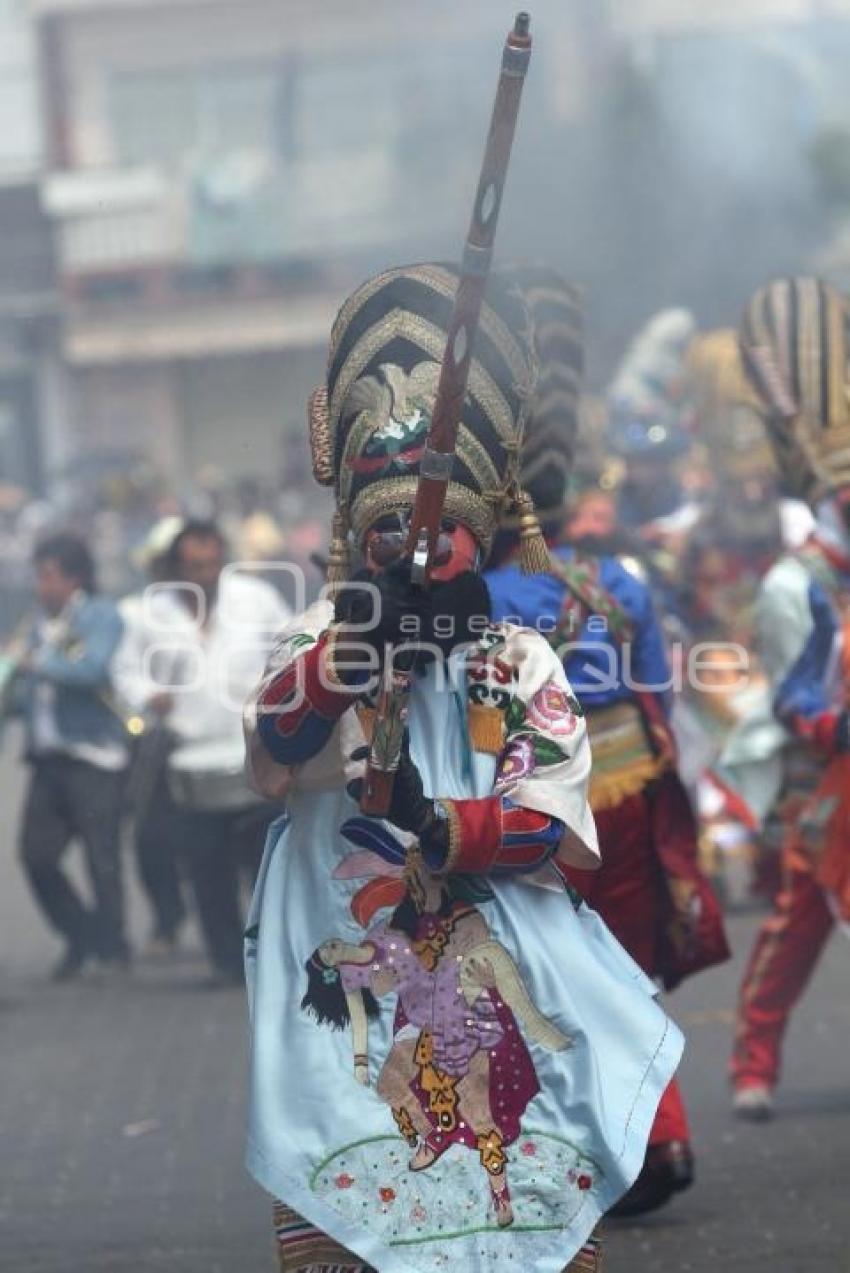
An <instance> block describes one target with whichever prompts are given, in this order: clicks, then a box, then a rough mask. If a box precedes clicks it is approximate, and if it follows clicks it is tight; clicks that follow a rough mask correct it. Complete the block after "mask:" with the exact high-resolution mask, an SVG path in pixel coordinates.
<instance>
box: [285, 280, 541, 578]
mask: <svg viewBox="0 0 850 1273" xmlns="http://www.w3.org/2000/svg"><path fill="white" fill-rule="evenodd" d="M457 281H458V276H457V271H456V270H454V269H452V268H451V267H449V266H445V265H433V264H426V265H410V266H404V267H401V268H397V269H390V270H386V271H385V272H384V273H382V274H379V275H378V276H377V277H375V278H373V279H370V280H369V281H368V282H366V283H364V284H363V285H362V286H361V287H359V288H358V289H357V291H356V292H354V293H353V295H352V296H351V297H349V299H348V300H347V301H346V302H345V304H344V305H343V307H342V309H341V310H340V312H339V314H338V315H337V318H336V321H335V323H334V326H333V330H332V332H331V339H330V349H329V352H328V365H327V378H326V382H325V384H324V385H322V386H321V387H320V388H319V389H317V390H316V391H315V393H314V394H313V395H312V397H311V399H310V405H309V424H310V441H311V448H312V454H313V470H314V473H315V476H316V478H317V480H318V481H319V482H320V483H321V484H322V485H327V486H333V487H334V488H335V491H336V499H337V510H338V512H337V518H336V525H335V530H334V543H333V544H332V548H331V558H332V560H331V567H332V569H334V568H335V567H337V566H339V565H340V562H339V561H335V560H334V553H335V552H339V551H340V549H339V545H340V544H341V542H342V541H343V540H344V539H345V536H346V534H347V532H348V530H349V529H350V530H351V531H352V532H353V534H354V536H355V538H356V539H357V540H358V541H361V540H362V538H363V536H364V535H365V533H366V531H367V530H368V529H369V527H370V526H372V525H373V524H374V523H375V521H376V520H377V519H378V518H379V517H382V516H385V515H386V514H391V513H400V512H405V511H409V510H410V509H411V508H412V506H413V501H414V497H415V493H416V485H417V479H418V475H419V465H420V461H421V458H422V453H423V450H424V445H425V439H426V435H427V431H428V427H429V425H430V420H431V412H432V410H433V406H434V401H435V398H436V392H437V384H438V381H439V376H440V364H441V360H442V357H443V353H444V350H445V343H446V332H447V329H448V326H449V322H450V318H451V314H452V308H453V303H454V297H455V292H456V290H457ZM536 374H537V367H536V361H535V357H534V352H533V348H532V336H531V320H530V316H529V311H528V307H527V305H526V303H525V300H524V299H523V296H522V294H521V293H520V291H519V290H518V289H517V287H516V286H515V285H513V283H512V282H511V281H510V280H508V279H507V278H506V277H504V276H500V275H494V276H492V277H491V279H490V281H489V283H488V288H487V295H486V300H485V303H484V306H483V307H482V312H481V321H480V325H479V328H478V334H477V337H476V342H475V350H474V354H473V358H472V364H471V368H470V373H469V383H468V388H467V394H466V399H465V402H464V408H463V413H462V417H461V424H460V428H459V431H458V440H457V450H456V454H455V460H454V466H453V470H452V477H451V480H450V482H449V484H448V491H447V495H446V503H445V512H446V516H447V517H450V518H453V519H454V520H456V521H458V522H461V523H462V524H463V525H465V526H467V527H468V528H469V529H470V530H471V531H472V532H473V534H474V535H475V536H476V538H477V539H478V540H479V542H480V543H481V544H482V546H483V547H484V549H485V552H486V550H487V549H488V548H489V545H490V543H491V542H492V539H493V535H494V533H495V531H496V529H497V526H498V524H499V520H500V518H501V516H502V515H503V513H504V512H505V511H506V510H508V509H510V508H511V507H512V506H513V505H514V504H515V502H516V500H517V497H518V485H517V479H518V476H519V463H520V449H521V444H522V437H523V431H524V428H525V422H526V416H527V413H528V409H529V406H530V404H531V402H532V399H533V394H534V389H535V382H536ZM341 573H342V571H341V570H340V571H338V572H337V574H336V577H339V576H340V574H341Z"/></svg>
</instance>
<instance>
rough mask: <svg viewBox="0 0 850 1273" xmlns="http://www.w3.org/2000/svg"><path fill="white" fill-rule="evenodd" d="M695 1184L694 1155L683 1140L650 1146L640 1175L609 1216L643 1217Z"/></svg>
mask: <svg viewBox="0 0 850 1273" xmlns="http://www.w3.org/2000/svg"><path fill="white" fill-rule="evenodd" d="M693 1183H694V1156H693V1154H692V1152H691V1147H690V1145H689V1144H688V1143H687V1141H684V1140H670V1141H667V1142H666V1143H665V1144H663V1145H650V1147H649V1149H648V1150H647V1154H646V1161H645V1162H644V1164H643V1167H642V1168H641V1172H640V1175H639V1176H638V1178H637V1180H636V1181H635V1183H634V1184H633V1185H632V1187H631V1189H630V1190H629V1191H628V1193H627V1194H625V1195H624V1197H622V1198H621V1199H620V1201H619V1202H618V1203H617V1204H616V1205H615V1206H613V1207H612V1208H611V1210H610V1211H609V1212H608V1214H609V1215H610V1216H614V1217H618V1216H619V1217H624V1216H640V1215H646V1214H647V1213H648V1212H650V1211H657V1210H658V1208H659V1207H663V1206H664V1205H665V1203H667V1202H669V1201H670V1199H671V1198H672V1197H673V1195H674V1194H676V1193H681V1192H682V1190H683V1189H689V1188H690V1187H691V1185H692V1184H693Z"/></svg>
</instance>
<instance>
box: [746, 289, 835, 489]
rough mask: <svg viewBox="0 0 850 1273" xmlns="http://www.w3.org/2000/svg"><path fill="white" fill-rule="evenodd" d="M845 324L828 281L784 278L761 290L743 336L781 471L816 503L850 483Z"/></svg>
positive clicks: (750, 306) (752, 303) (748, 310)
mask: <svg viewBox="0 0 850 1273" xmlns="http://www.w3.org/2000/svg"><path fill="white" fill-rule="evenodd" d="M848 321H850V319H848V308H847V303H846V301H845V300H844V298H843V297H842V296H841V295H840V294H839V293H838V292H836V291H835V290H834V288H832V287H830V286H829V285H828V284H827V283H824V282H822V281H821V280H820V279H816V278H784V279H775V280H774V281H772V282H770V283H768V284H767V285H766V286H765V287H763V288H761V289H760V290H759V291H758V292H756V294H755V296H754V297H753V298H752V300H751V301H750V303H749V304H748V306H747V308H746V310H745V312H744V318H743V321H742V324H741V330H740V333H739V339H740V345H741V355H742V358H743V362H744V366H745V368H746V370H747V373H748V375H749V376H750V378H751V380H752V383H753V385H754V387H755V388H756V390H757V391H758V394H759V396H760V397H761V399H762V400H763V402H764V403H765V405H766V407H767V427H768V431H769V435H770V441H771V443H772V445H773V449H774V454H775V456H776V461H777V464H778V465H779V469H780V472H781V473H782V476H783V478H784V479H785V481H786V482H787V484H788V486H789V488H790V489H791V491H792V492H793V493H794V494H796V495H799V496H800V497H801V498H803V499H806V500H808V501H809V503H811V504H815V503H817V502H818V501H819V500H821V499H823V497H824V496H825V495H828V494H830V492H832V491H834V490H836V489H837V488H838V487H840V486H846V485H850V401H848V393H850V369H848Z"/></svg>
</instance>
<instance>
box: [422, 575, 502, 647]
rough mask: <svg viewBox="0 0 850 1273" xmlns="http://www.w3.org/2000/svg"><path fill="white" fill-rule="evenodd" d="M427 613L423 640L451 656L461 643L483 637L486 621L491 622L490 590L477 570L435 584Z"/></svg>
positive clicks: (431, 590) (430, 592)
mask: <svg viewBox="0 0 850 1273" xmlns="http://www.w3.org/2000/svg"><path fill="white" fill-rule="evenodd" d="M427 596H428V603H427V606H426V609H425V613H424V614H423V623H422V639H423V641H424V642H426V643H427V644H430V645H436V646H437V647H438V648H439V649H440V651H441V653H442V654H443V656H444V657H445V658H448V657H449V655H450V654H451V652H452V650H455V649H457V647H458V646H460V645H468V644H469V643H470V642H475V641H478V640H480V638H481V634H482V632H483V629H484V626H485V620H486V621H487V622H489V621H490V616H491V603H490V593H489V591H488V590H487V585H486V583H485V582H484V580H483V579H482V577H481V575H479V574H476V572H475V571H474V570H466V571H464V572H463V574H460V575H457V576H456V577H455V578H454V579H449V580H447V581H446V582H445V583H434V584H432V585H431V587H430V589H429V591H428V594H427Z"/></svg>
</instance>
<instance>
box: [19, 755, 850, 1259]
mask: <svg viewBox="0 0 850 1273" xmlns="http://www.w3.org/2000/svg"><path fill="white" fill-rule="evenodd" d="M12 741H13V740H12V739H7V742H6V748H5V751H4V754H3V760H2V764H0V803H1V804H2V808H3V810H4V818H3V825H2V830H0V1269H2V1270H3V1271H4V1273H98V1271H101V1270H102V1271H104V1273H147V1271H148V1270H150V1271H151V1273H153V1271H155V1270H165V1269H167V1270H169V1273H261V1271H262V1270H270V1269H271V1268H272V1264H271V1258H270V1257H271V1250H270V1242H269V1237H268V1222H269V1215H268V1206H267V1204H266V1200H265V1199H264V1198H263V1197H262V1195H261V1194H260V1193H259V1191H258V1190H256V1189H255V1188H254V1187H253V1185H252V1184H251V1183H250V1182H249V1181H248V1180H247V1178H246V1177H245V1175H244V1173H243V1171H242V1167H241V1142H242V1124H243V1118H244V1099H243V1098H244V1087H245V1029H244V1006H243V1002H242V996H241V995H240V994H238V993H236V992H223V993H222V992H217V993H211V992H209V991H204V990H201V989H199V988H198V981H199V978H200V977H201V975H202V973H203V965H202V964H201V963H200V961H199V960H198V959H197V957H196V956H195V955H192V954H191V953H190V954H189V955H187V957H186V958H185V959H184V960H182V961H181V962H180V964H179V965H177V966H176V967H175V966H166V967H162V966H160V967H157V966H156V965H155V964H150V965H145V966H140V967H139V969H138V971H137V972H136V974H135V975H134V977H133V979H132V982H131V983H130V984H124V985H118V986H116V985H114V984H108V985H107V984H104V983H102V982H101V983H98V982H96V981H87V982H86V983H84V984H81V985H79V986H78V987H74V988H72V989H62V988H55V987H52V986H49V985H47V984H45V981H44V974H45V972H46V970H47V969H48V968H49V967H50V964H51V961H52V960H53V959H54V958H55V957H56V955H57V954H58V946H56V945H55V944H54V942H53V941H52V939H51V938H50V937H49V936H48V935H47V934H46V933H45V931H44V929H43V928H42V925H41V923H40V921H39V919H38V917H37V916H36V914H35V912H34V910H33V908H32V906H31V904H30V902H29V899H28V897H27V895H26V893H25V891H24V889H23V887H22V883H21V879H20V876H19V871H18V868H17V864H16V863H15V860H14V826H15V819H16V803H17V797H18V794H19V786H20V771H19V770H18V769H17V766H16V765H15V764H14V763H13V760H12V756H11V752H12ZM132 909H133V929H134V933H135V935H136V936H137V938H139V939H141V937H142V936H143V934H144V915H143V913H142V911H141V907H140V903H139V898H138V896H137V895H136V893H135V890H134V896H133V907H132ZM752 930H753V920H752V919H749V918H741V919H736V920H735V921H734V922H733V924H732V936H733V939H734V943H735V947H736V951H737V959H736V965H735V967H734V968H728V969H724V970H722V971H721V972H719V973H716V974H713V975H708V976H705V977H703V978H701V979H700V980H699V981H698V982H697V983H696V984H695V985H694V986H693V988H687V989H685V990H684V991H682V992H681V993H680V994H679V995H677V996H676V998H675V999H674V1000H673V1005H672V1006H673V1007H674V1009H675V1012H676V1015H677V1017H678V1019H679V1020H680V1022H681V1023H682V1024H683V1025H684V1026H685V1028H686V1029H687V1031H688V1034H689V1037H690V1051H689V1055H688V1060H687V1064H686V1067H685V1073H684V1079H685V1087H686V1091H687V1094H688V1096H689V1099H690V1103H691V1107H692V1110H693V1114H694V1123H695V1138H696V1143H697V1146H698V1151H699V1171H700V1181H699V1187H698V1188H697V1189H695V1190H694V1191H693V1192H692V1193H691V1194H690V1195H688V1196H685V1197H683V1198H682V1199H680V1200H679V1201H678V1202H677V1203H676V1204H675V1206H673V1207H670V1208H669V1209H668V1210H667V1211H665V1212H662V1213H659V1215H658V1216H657V1217H656V1218H654V1219H652V1220H649V1221H647V1222H645V1223H643V1224H642V1225H640V1226H631V1225H630V1226H622V1227H620V1226H618V1227H615V1226H613V1225H612V1226H610V1233H609V1252H610V1258H609V1264H608V1273H656V1271H658V1273H661V1271H662V1270H663V1271H664V1273H717V1271H718V1270H722V1271H723V1273H727V1271H729V1273H768V1271H769V1273H815V1270H817V1271H818V1273H821V1271H823V1273H850V1208H848V1183H847V1182H848V1180H850V1062H849V1061H848V1057H850V994H848V991H847V986H848V969H850V946H848V944H847V943H846V941H844V940H843V939H840V938H839V937H836V938H835V939H834V940H833V943H832V945H831V947H830V949H829V951H828V954H827V957H826V959H825V961H824V963H823V966H822V968H821V969H820V970H819V973H818V976H817V980H816V983H815V985H814V987H813V989H812V992H811V994H810V995H809V996H808V998H807V1000H806V1002H805V1004H804V1006H803V1008H802V1009H801V1011H800V1012H799V1014H798V1016H797V1018H796V1020H795V1023H794V1027H793V1032H792V1037H791V1040H790V1046H789V1049H788V1067H787V1076H786V1082H785V1086H784V1088H783V1091H782V1098H781V1115H782V1116H781V1118H779V1119H777V1120H776V1122H775V1123H773V1124H772V1125H770V1126H768V1127H766V1128H746V1127H740V1126H739V1125H737V1124H735V1123H733V1122H732V1121H731V1119H730V1118H729V1117H728V1115H727V1108H726V1107H727V1093H726V1089H725V1084H724V1076H723V1072H724V1063H725V1059H726V1054H727V1051H728V1045H729V1033H730V1023H731V1012H730V1008H731V1004H732V1002H733V996H734V988H735V984H736V976H737V972H738V968H739V965H740V960H741V957H742V955H743V954H744V953H745V951H746V948H747V946H748V944H749V941H750V938H751V934H752Z"/></svg>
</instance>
